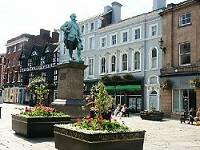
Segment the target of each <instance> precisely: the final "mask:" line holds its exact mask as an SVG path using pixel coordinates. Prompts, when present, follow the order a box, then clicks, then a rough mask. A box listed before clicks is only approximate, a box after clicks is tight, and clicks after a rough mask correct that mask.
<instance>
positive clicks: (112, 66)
mask: <svg viewBox="0 0 200 150" xmlns="http://www.w3.org/2000/svg"><path fill="white" fill-rule="evenodd" d="M115 71H116V57H115V56H114V55H113V56H112V57H111V72H115Z"/></svg>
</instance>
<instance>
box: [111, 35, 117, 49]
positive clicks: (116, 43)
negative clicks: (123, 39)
mask: <svg viewBox="0 0 200 150" xmlns="http://www.w3.org/2000/svg"><path fill="white" fill-rule="evenodd" d="M113 36H116V39H115V40H116V42H115V44H113V39H112V37H113ZM110 45H111V46H115V45H117V33H113V34H111V35H110Z"/></svg>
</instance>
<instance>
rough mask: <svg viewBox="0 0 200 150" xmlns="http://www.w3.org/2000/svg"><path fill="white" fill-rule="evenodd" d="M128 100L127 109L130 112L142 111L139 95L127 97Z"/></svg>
mask: <svg viewBox="0 0 200 150" xmlns="http://www.w3.org/2000/svg"><path fill="white" fill-rule="evenodd" d="M128 102H129V105H128V107H129V110H130V112H132V113H139V112H140V111H142V98H141V96H139V97H129V98H128Z"/></svg>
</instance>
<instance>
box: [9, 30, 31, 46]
mask: <svg viewBox="0 0 200 150" xmlns="http://www.w3.org/2000/svg"><path fill="white" fill-rule="evenodd" d="M33 36H34V35H31V34H27V33H24V34H21V35H19V36H17V37H14V38H12V39H10V40H8V41H7V44H8V43H11V42H13V41H16V40H18V39H21V38H24V37H26V38H31V37H33Z"/></svg>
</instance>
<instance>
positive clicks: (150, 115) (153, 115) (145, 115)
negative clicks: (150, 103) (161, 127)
mask: <svg viewBox="0 0 200 150" xmlns="http://www.w3.org/2000/svg"><path fill="white" fill-rule="evenodd" d="M140 117H141V118H142V119H145V120H153V121H162V119H163V117H164V113H163V112H159V111H155V112H145V111H142V112H141V113H140Z"/></svg>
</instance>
